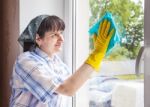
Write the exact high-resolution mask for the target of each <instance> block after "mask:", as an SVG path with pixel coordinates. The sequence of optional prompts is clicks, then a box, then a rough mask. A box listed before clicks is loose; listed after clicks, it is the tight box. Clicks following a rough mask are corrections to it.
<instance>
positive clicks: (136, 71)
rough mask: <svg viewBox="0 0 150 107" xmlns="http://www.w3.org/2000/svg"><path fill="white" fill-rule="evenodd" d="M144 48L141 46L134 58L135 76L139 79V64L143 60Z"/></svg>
mask: <svg viewBox="0 0 150 107" xmlns="http://www.w3.org/2000/svg"><path fill="white" fill-rule="evenodd" d="M144 50H145V48H144V46H142V47H141V48H140V50H139V53H138V56H137V58H136V65H135V73H136V76H137V77H139V76H140V72H141V62H142V60H144V53H145V52H144Z"/></svg>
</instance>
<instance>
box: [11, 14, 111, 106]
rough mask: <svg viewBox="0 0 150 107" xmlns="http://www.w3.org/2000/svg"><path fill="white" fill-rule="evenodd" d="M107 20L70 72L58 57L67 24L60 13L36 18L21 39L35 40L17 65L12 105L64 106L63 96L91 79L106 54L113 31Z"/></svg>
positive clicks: (17, 61)
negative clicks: (80, 62)
mask: <svg viewBox="0 0 150 107" xmlns="http://www.w3.org/2000/svg"><path fill="white" fill-rule="evenodd" d="M109 28H110V22H109V21H107V20H105V21H104V23H102V24H101V26H100V28H99V34H98V35H97V36H95V37H97V38H95V40H96V41H95V44H94V50H93V52H92V53H91V54H90V55H89V57H88V58H87V60H86V61H85V63H84V64H83V65H81V67H80V68H79V69H78V70H77V71H76V72H75V73H74V74H72V75H70V72H69V69H68V67H67V65H65V64H64V63H63V62H62V61H61V59H60V58H59V57H58V56H57V53H58V52H60V51H61V47H62V44H63V42H64V38H63V35H62V33H63V31H64V29H65V24H64V22H63V20H62V19H60V18H59V17H57V16H48V15H41V16H38V17H36V18H34V19H33V20H32V21H31V22H30V23H29V25H28V26H27V28H26V29H25V31H24V32H23V33H22V35H21V36H20V38H19V42H20V44H21V45H22V46H23V43H24V42H25V40H30V41H32V42H34V43H35V45H34V48H32V50H30V51H27V52H24V53H22V54H21V55H20V56H18V58H17V59H16V62H15V64H14V69H13V74H12V79H11V86H12V95H11V100H10V107H63V100H62V99H63V97H62V95H65V96H73V95H74V94H75V92H76V91H77V90H78V89H79V88H80V87H81V86H82V85H83V84H84V83H85V81H87V80H88V78H89V77H90V75H91V73H92V72H93V71H95V70H96V71H97V70H98V69H99V65H100V63H101V61H102V59H103V57H104V56H105V53H106V49H107V46H108V43H109V41H110V38H111V36H112V34H113V32H114V31H113V30H112V31H111V32H110V33H109Z"/></svg>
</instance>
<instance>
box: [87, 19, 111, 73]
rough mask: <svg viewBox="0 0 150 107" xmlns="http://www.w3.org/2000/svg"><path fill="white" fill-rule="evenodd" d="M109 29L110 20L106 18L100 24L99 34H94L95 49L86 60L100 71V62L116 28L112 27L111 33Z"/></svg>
mask: <svg viewBox="0 0 150 107" xmlns="http://www.w3.org/2000/svg"><path fill="white" fill-rule="evenodd" d="M109 29H110V22H109V21H108V20H104V21H103V22H102V23H101V24H100V27H99V31H98V35H96V34H95V35H94V36H93V40H94V50H93V51H92V53H91V54H90V55H89V57H88V58H87V60H86V61H85V63H87V64H89V65H91V66H92V67H93V68H94V69H95V70H96V71H98V70H99V68H100V63H101V61H102V59H103V57H104V56H105V53H106V51H107V47H108V45H109V41H110V39H111V37H112V36H113V33H114V29H112V30H111V31H110V33H109Z"/></svg>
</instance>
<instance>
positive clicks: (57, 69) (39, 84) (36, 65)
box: [10, 48, 71, 107]
mask: <svg viewBox="0 0 150 107" xmlns="http://www.w3.org/2000/svg"><path fill="white" fill-rule="evenodd" d="M69 71H70V70H69V69H68V67H67V66H66V65H65V64H64V63H63V62H62V61H61V59H60V58H59V57H58V56H57V55H54V56H53V57H51V58H50V57H48V55H47V54H46V53H44V52H43V51H42V50H40V49H39V48H36V49H35V50H34V51H31V52H29V51H28V52H24V53H22V54H21V55H20V56H18V58H17V59H16V62H15V65H14V68H13V73H12V78H11V81H10V85H11V87H12V94H11V99H10V107H66V106H65V105H64V104H65V102H63V101H65V100H63V97H64V96H62V95H60V94H57V93H55V90H56V88H57V87H58V86H59V85H60V84H61V83H62V82H63V81H64V80H65V79H66V78H67V77H68V76H69V75H70V73H71V72H69Z"/></svg>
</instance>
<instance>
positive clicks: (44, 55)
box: [35, 47, 55, 61]
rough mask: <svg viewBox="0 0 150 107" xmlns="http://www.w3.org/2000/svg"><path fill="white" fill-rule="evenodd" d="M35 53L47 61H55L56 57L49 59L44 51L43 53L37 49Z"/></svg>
mask: <svg viewBox="0 0 150 107" xmlns="http://www.w3.org/2000/svg"><path fill="white" fill-rule="evenodd" d="M35 53H36V54H38V55H39V56H41V57H42V58H44V59H45V60H47V61H54V59H55V55H53V56H52V57H49V56H48V55H47V54H46V53H45V52H44V51H42V50H41V49H40V48H38V47H36V48H35Z"/></svg>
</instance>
